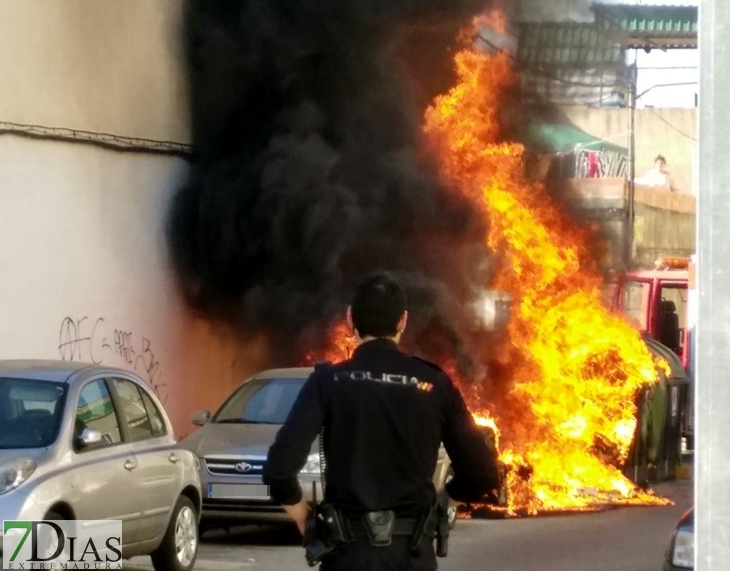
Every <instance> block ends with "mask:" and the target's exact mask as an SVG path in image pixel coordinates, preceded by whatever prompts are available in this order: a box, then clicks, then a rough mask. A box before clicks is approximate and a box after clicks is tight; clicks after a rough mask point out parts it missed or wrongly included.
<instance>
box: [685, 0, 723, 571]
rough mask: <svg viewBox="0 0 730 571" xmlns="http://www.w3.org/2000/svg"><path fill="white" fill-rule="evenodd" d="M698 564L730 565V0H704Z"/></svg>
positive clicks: (703, 568) (703, 569)
mask: <svg viewBox="0 0 730 571" xmlns="http://www.w3.org/2000/svg"><path fill="white" fill-rule="evenodd" d="M699 39H700V43H699V53H700V113H699V126H700V132H699V155H700V172H699V183H700V184H699V190H698V197H697V214H698V217H697V251H698V259H697V289H698V315H697V334H696V336H695V339H696V346H695V351H696V355H697V357H696V367H697V368H696V372H697V378H696V380H695V386H696V390H695V403H696V414H695V422H696V429H697V438H696V440H697V444H696V459H695V463H696V464H695V527H694V530H695V570H696V571H724V570H726V569H730V541H728V530H730V483H729V481H728V477H729V475H730V375H729V374H728V371H730V350H729V349H728V348H730V160H728V158H727V134H728V133H730V106H728V104H727V99H728V93H729V92H730V73H728V63H730V62H729V59H730V3H728V1H727V0H700V7H699Z"/></svg>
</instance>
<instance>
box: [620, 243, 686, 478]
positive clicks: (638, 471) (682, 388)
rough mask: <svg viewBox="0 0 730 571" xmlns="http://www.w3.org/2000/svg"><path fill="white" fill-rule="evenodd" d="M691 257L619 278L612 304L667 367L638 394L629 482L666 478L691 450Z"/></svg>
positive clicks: (659, 261) (660, 262)
mask: <svg viewBox="0 0 730 571" xmlns="http://www.w3.org/2000/svg"><path fill="white" fill-rule="evenodd" d="M694 267H695V265H694V261H693V259H692V258H679V257H660V258H658V259H657V261H656V262H655V267H654V269H652V270H637V271H631V272H628V273H626V274H624V275H623V276H622V277H621V278H620V279H619V280H618V283H616V284H614V288H612V289H613V293H612V296H613V303H614V305H615V307H616V308H617V309H618V310H620V311H621V312H622V313H623V314H624V315H625V316H626V317H627V318H628V319H629V320H630V321H631V322H632V323H634V324H635V326H636V327H637V329H639V331H641V333H642V336H643V337H644V340H645V342H646V343H647V346H648V347H649V349H650V350H651V351H652V353H654V354H655V355H657V356H660V357H663V358H664V360H665V361H667V363H669V365H670V370H669V371H668V372H667V374H666V375H665V378H662V379H660V382H659V383H658V384H657V385H656V386H654V387H651V388H647V391H646V392H645V393H644V394H643V395H641V397H640V399H639V400H640V402H639V403H637V404H638V405H639V423H638V424H639V426H638V427H637V438H636V439H635V445H634V450H633V453H632V454H633V456H632V461H631V466H630V471H631V472H632V474H631V476H632V479H634V480H635V481H636V480H651V479H662V480H663V479H670V478H672V477H674V475H675V473H676V468H677V466H678V465H679V464H680V463H681V462H682V457H683V456H684V455H686V454H691V452H692V450H693V449H694V429H693V426H694V418H693V403H692V389H693V383H692V378H693V362H692V352H691V347H692V332H693V330H694V327H693V326H694V323H695V319H694V315H695V308H696V299H695V295H696V292H695V288H694Z"/></svg>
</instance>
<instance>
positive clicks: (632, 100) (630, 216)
mask: <svg viewBox="0 0 730 571" xmlns="http://www.w3.org/2000/svg"><path fill="white" fill-rule="evenodd" d="M630 73H631V78H630V79H629V165H628V166H629V187H628V197H627V201H628V209H627V216H626V218H627V221H626V226H627V227H626V253H625V264H626V269H627V270H630V269H631V268H632V266H633V257H634V219H635V218H636V215H635V202H636V199H635V196H636V183H635V182H634V179H635V178H636V75H635V73H634V71H633V69H632V70H631V71H630Z"/></svg>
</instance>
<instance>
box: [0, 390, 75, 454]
mask: <svg viewBox="0 0 730 571" xmlns="http://www.w3.org/2000/svg"><path fill="white" fill-rule="evenodd" d="M65 402H66V385H65V384H64V383H52V382H46V381H35V380H27V379H14V378H0V448H5V449H8V448H10V449H13V448H42V447H45V446H50V445H51V444H53V442H55V440H56V437H57V436H58V431H59V428H60V426H61V419H62V417H63V407H64V403H65Z"/></svg>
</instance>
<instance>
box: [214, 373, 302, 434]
mask: <svg viewBox="0 0 730 571" xmlns="http://www.w3.org/2000/svg"><path fill="white" fill-rule="evenodd" d="M305 380H306V379H252V380H251V381H249V382H247V383H245V384H244V385H243V386H242V387H241V388H240V389H238V390H237V391H236V392H235V393H233V395H231V397H230V398H229V399H228V400H227V401H226V402H225V403H224V404H223V406H222V407H221V408H220V410H219V411H218V412H217V413H216V415H215V417H214V418H213V422H220V423H224V422H225V423H241V424H244V423H250V424H284V421H285V420H286V417H287V416H288V415H289V411H290V410H291V408H292V406H293V405H294V401H295V400H296V398H297V396H298V395H299V391H300V390H301V389H302V386H303V385H304V381H305Z"/></svg>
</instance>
